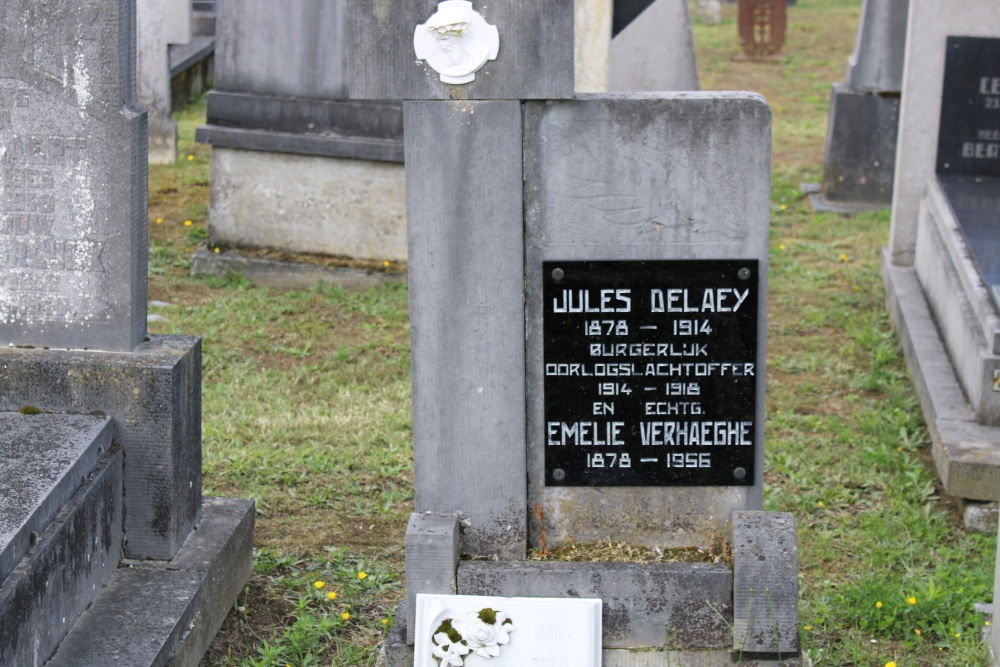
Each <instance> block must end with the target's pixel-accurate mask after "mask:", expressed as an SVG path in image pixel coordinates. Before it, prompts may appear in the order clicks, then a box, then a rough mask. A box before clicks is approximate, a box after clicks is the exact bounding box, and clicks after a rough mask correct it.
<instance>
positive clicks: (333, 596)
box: [326, 591, 337, 600]
mask: <svg viewBox="0 0 1000 667" xmlns="http://www.w3.org/2000/svg"><path fill="white" fill-rule="evenodd" d="M326 597H327V599H328V600H336V599H337V594H336V593H334V592H333V591H330V592H329V593H327V594H326Z"/></svg>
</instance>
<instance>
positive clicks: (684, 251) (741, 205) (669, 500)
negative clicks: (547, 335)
mask: <svg viewBox="0 0 1000 667" xmlns="http://www.w3.org/2000/svg"><path fill="white" fill-rule="evenodd" d="M770 122H771V121H770V110H769V108H768V107H767V104H766V103H765V102H764V100H763V98H761V97H759V96H758V95H755V94H752V93H713V94H709V93H704V94H702V93H688V94H674V95H670V94H653V93H650V94H634V95H606V96H604V95H602V96H580V97H579V98H578V99H576V100H572V101H556V102H544V103H541V102H529V103H527V104H526V106H525V159H524V163H525V175H524V182H525V184H526V186H525V206H524V210H525V235H526V236H525V260H526V261H525V277H526V284H527V311H526V312H527V322H528V330H527V334H526V335H527V368H528V375H527V383H528V384H527V392H528V409H527V414H528V429H527V432H528V481H529V484H528V507H529V508H530V514H531V516H530V518H529V521H530V540H531V543H532V544H533V545H535V546H539V545H540V541H539V536H540V530H541V520H540V519H539V518H538V514H537V513H536V508H539V507H540V509H541V514H542V516H543V517H544V519H543V520H544V527H545V531H546V537H547V540H548V544H549V546H551V547H555V546H559V545H563V544H566V543H568V542H571V541H573V542H579V543H588V542H590V543H595V542H598V541H601V540H604V539H605V538H607V537H610V538H611V539H612V540H620V541H625V542H628V543H630V544H638V545H646V546H649V547H656V546H659V547H685V546H693V545H697V546H701V547H707V546H709V543H710V542H711V541H712V540H713V538H714V539H719V538H720V537H721V536H724V535H727V534H728V533H729V527H728V526H729V517H730V515H731V513H732V511H733V510H737V509H757V508H760V507H761V503H762V488H763V477H762V474H763V470H762V469H763V458H762V457H763V451H764V450H763V442H764V439H763V418H762V416H763V414H764V413H763V406H764V403H763V401H764V373H765V370H764V369H765V363H764V362H765V357H764V350H765V348H766V344H765V341H766V328H765V319H766V317H765V314H766V312H767V303H766V298H765V297H766V293H767V283H766V276H767V269H766V266H767V258H768V234H769V232H768V229H769V222H770V219H769V216H770V212H769V211H770V208H769V207H770V202H769V199H768V197H769V187H770V186H769V183H770V181H769V175H770V142H771V130H770ZM407 132H408V133H409V132H410V127H409V125H407ZM411 155H412V153H411V152H410V151H409V150H408V151H407V159H408V160H409V159H410V156H411ZM734 164H739V165H741V168H740V169H739V170H737V171H736V172H734V171H733V169H732V165H734ZM597 259H599V260H655V259H757V260H758V261H759V262H760V287H759V290H758V294H759V295H760V298H761V299H760V302H759V319H758V339H757V340H758V355H757V365H756V368H757V371H756V378H757V385H756V386H757V395H756V400H757V407H756V412H755V414H756V415H758V416H759V417H760V418H759V419H757V420H756V423H755V425H754V428H755V432H756V434H757V435H756V442H758V443H760V447H759V448H758V450H757V451H756V457H757V459H756V464H755V468H756V470H755V477H754V486H752V487H748V486H731V487H712V488H697V487H666V486H658V487H653V486H648V487H602V488H586V487H547V486H546V485H545V480H544V478H545V475H544V471H545V455H544V449H545V442H544V437H543V434H544V433H545V428H544V421H545V416H544V376H543V370H544V363H543V353H544V350H543V337H542V331H541V324H542V321H543V308H542V284H543V280H542V263H543V261H545V260H597Z"/></svg>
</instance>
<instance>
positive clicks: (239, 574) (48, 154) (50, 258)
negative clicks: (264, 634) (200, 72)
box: [0, 0, 253, 667]
mask: <svg viewBox="0 0 1000 667" xmlns="http://www.w3.org/2000/svg"><path fill="white" fill-rule="evenodd" d="M135 38H136V36H135V3H134V2H133V1H132V0H119V1H118V2H113V1H108V0H82V1H81V0H74V1H72V2H71V1H69V0H53V1H52V2H34V1H32V0H25V1H14V0H11V1H9V2H5V3H4V4H3V5H2V6H0V100H2V104H0V260H2V264H3V270H2V271H0V341H2V342H3V343H4V345H3V346H0V459H2V460H3V464H2V465H0V486H2V487H3V489H4V495H5V496H6V497H5V502H4V503H3V504H4V508H3V509H4V512H5V516H4V520H3V522H2V523H3V526H2V535H0V628H3V631H2V632H0V664H3V665H28V664H39V663H40V661H41V660H43V659H44V660H47V662H46V663H45V664H46V665H49V666H50V667H57V666H58V665H66V664H72V665H81V664H106V662H107V659H108V656H112V655H114V656H124V658H123V663H122V664H128V665H134V666H136V667H141V666H143V665H153V664H196V662H197V660H198V659H199V658H200V656H201V654H203V653H204V651H205V650H206V648H207V646H208V643H209V642H210V641H211V638H212V635H213V634H214V633H215V632H216V631H217V630H218V628H219V626H220V625H221V623H222V620H223V619H224V618H225V615H226V612H227V610H228V608H229V607H230V603H231V601H232V599H234V597H235V595H236V594H237V593H238V592H239V590H240V589H241V588H242V586H243V583H244V582H245V581H246V578H247V576H248V575H249V570H250V564H251V557H252V546H253V544H252V543H253V503H252V502H250V501H231V500H226V499H203V497H202V488H201V481H202V478H201V343H200V340H199V339H197V338H192V337H183V336H175V337H147V336H146V326H145V324H146V322H145V316H146V295H147V283H146V280H147V277H146V253H147V247H146V246H147V243H146V228H147V220H146V208H147V206H146V187H147V184H146V165H147V143H146V116H145V113H143V112H141V110H139V109H138V107H137V106H136V98H135ZM40 464H41V465H40ZM196 528H197V530H195V529H196ZM124 558H129V559H135V561H141V567H137V568H135V570H133V568H132V566H131V565H129V566H123V561H122V559H124ZM140 570H141V571H142V574H141V575H135V574H134V572H138V571H140ZM109 591H113V593H111V592H109ZM118 595H120V596H121V597H120V598H119V597H117V596H118ZM109 599H111V600H112V601H110V602H109ZM109 608H113V609H115V613H116V614H118V618H116V619H115V620H111V621H109V618H111V615H110V614H109ZM150 610H154V611H153V612H152V613H153V614H154V615H155V616H156V622H155V623H153V624H148V625H142V623H143V622H144V621H146V620H148V618H149V616H150ZM196 620H197V623H195V621H196ZM57 646H58V647H60V648H59V649H58V650H57ZM53 652H55V653H53ZM50 656H51V657H50Z"/></svg>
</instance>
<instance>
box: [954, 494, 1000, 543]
mask: <svg viewBox="0 0 1000 667" xmlns="http://www.w3.org/2000/svg"><path fill="white" fill-rule="evenodd" d="M959 507H960V508H961V510H962V522H963V523H964V524H965V528H966V529H967V530H970V531H972V532H974V533H980V534H982V535H996V534H997V521H998V520H1000V505H998V504H997V503H995V502H992V503H984V502H977V501H970V500H962V501H961V502H960V503H959Z"/></svg>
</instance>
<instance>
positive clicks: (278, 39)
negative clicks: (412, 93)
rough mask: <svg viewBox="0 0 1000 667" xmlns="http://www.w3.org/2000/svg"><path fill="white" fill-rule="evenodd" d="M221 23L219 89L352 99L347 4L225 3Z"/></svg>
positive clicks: (332, 0)
mask: <svg viewBox="0 0 1000 667" xmlns="http://www.w3.org/2000/svg"><path fill="white" fill-rule="evenodd" d="M216 25H217V31H216V51H215V89H216V90H221V91H228V92H238V93H259V94H261V95H287V96H291V97H313V98H320V99H344V98H346V97H347V77H346V69H345V68H346V60H347V55H346V53H345V48H346V43H347V42H346V38H345V35H344V30H345V25H346V23H345V18H344V0H282V2H281V3H275V2H274V1H273V0H238V1H237V2H220V3H219V5H218V19H217V23H216ZM371 99H374V98H371ZM380 99H392V98H391V97H387V98H380Z"/></svg>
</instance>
